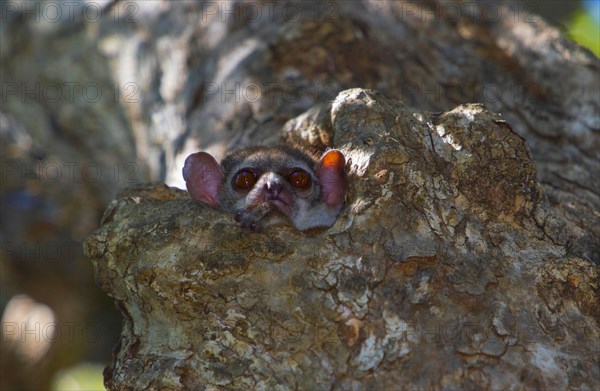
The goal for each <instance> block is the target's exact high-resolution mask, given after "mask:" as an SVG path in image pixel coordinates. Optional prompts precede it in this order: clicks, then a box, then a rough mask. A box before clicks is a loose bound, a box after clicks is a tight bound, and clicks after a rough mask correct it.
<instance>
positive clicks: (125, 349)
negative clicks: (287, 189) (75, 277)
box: [86, 89, 600, 390]
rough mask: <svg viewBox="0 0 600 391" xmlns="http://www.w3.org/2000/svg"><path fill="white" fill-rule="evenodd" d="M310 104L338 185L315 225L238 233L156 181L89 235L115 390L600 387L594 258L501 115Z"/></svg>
mask: <svg viewBox="0 0 600 391" xmlns="http://www.w3.org/2000/svg"><path fill="white" fill-rule="evenodd" d="M321 109H322V110H323V113H325V114H322V115H319V116H317V117H320V118H321V119H322V120H323V122H322V123H321V126H317V127H318V128H330V129H331V132H330V134H329V137H330V138H331V139H333V140H335V141H334V143H333V146H335V147H336V148H341V150H342V151H344V152H345V154H346V156H347V157H348V159H349V163H348V173H349V183H350V190H349V194H348V205H347V208H346V209H345V210H344V212H343V213H342V215H341V216H340V218H339V219H338V221H337V223H336V224H335V225H334V226H333V227H332V228H331V229H329V230H327V231H326V232H322V233H315V234H313V235H306V234H303V233H299V232H296V231H294V230H293V229H290V228H273V229H269V230H267V231H266V232H265V233H262V234H255V233H249V232H248V231H244V230H242V229H241V228H240V227H238V225H237V223H235V222H234V221H233V219H232V218H231V216H228V215H224V214H222V213H220V212H218V211H214V210H211V209H209V208H207V207H204V206H202V205H200V204H198V203H196V202H194V201H192V200H189V199H188V197H187V195H186V194H185V192H183V191H180V190H175V189H170V188H167V187H165V186H164V185H157V186H154V187H140V188H136V189H132V190H129V191H128V192H124V193H122V194H121V195H120V197H119V198H118V199H117V200H115V201H113V203H112V204H111V205H110V207H109V208H108V210H107V212H106V214H105V219H104V225H103V227H102V228H101V229H100V230H98V231H96V233H95V234H94V235H92V236H91V237H90V238H89V239H88V240H87V242H86V253H87V254H88V256H89V257H90V258H91V259H92V261H93V262H94V266H95V268H96V270H97V278H98V281H99V283H100V284H101V286H102V287H103V288H104V289H105V290H106V291H107V292H109V293H110V294H111V295H112V296H113V297H114V298H115V299H116V300H117V302H118V303H119V307H120V308H121V311H122V313H123V314H124V316H125V318H126V327H125V328H124V330H123V335H122V339H121V345H120V346H119V348H118V349H117V351H116V355H115V360H114V362H113V364H112V365H111V367H110V368H109V369H108V371H107V372H106V379H107V384H108V386H109V387H110V388H111V389H122V388H127V387H133V388H135V389H163V388H166V389H169V388H171V389H178V388H194V387H197V386H226V387H230V388H233V389H256V388H258V389H276V388H280V389H297V388H300V389H307V390H312V389H330V388H333V389H356V388H358V389H392V388H397V387H398V386H401V387H402V388H407V389H415V388H450V389H452V388H461V389H463V388H471V387H475V388H481V387H484V388H490V389H508V388H512V387H516V388H522V387H526V388H545V389H547V388H552V389H564V388H568V387H574V388H582V389H586V388H590V389H593V388H596V387H598V386H600V383H599V382H598V376H599V375H600V373H599V372H598V366H597V361H596V360H597V355H598V353H599V352H600V351H599V350H598V347H597V344H596V343H595V342H594V341H597V340H598V339H599V338H600V328H599V326H600V325H599V324H598V320H599V319H600V318H599V316H600V307H599V305H598V299H599V296H598V275H597V270H596V268H595V266H594V265H593V264H592V263H590V262H588V261H586V260H584V259H581V258H579V257H577V256H576V255H573V254H572V253H570V252H569V250H568V248H567V247H566V246H563V245H560V244H557V243H556V240H553V239H552V237H553V236H555V234H556V233H555V230H556V226H555V225H554V224H553V221H554V220H553V217H552V216H553V215H552V213H553V212H552V211H551V210H550V209H549V208H548V205H547V202H546V200H545V196H544V194H543V190H542V188H541V186H539V184H538V182H537V176H536V168H535V164H534V163H533V161H532V160H531V157H530V154H529V151H528V149H527V146H526V143H525V141H524V139H523V138H521V137H520V136H518V135H517V134H516V133H515V132H514V131H513V130H512V129H511V127H510V126H509V125H508V124H507V123H506V121H504V120H503V119H502V118H501V117H500V116H499V115H498V114H495V113H492V112H489V111H487V110H485V109H484V108H483V107H482V106H480V105H473V104H472V105H463V106H459V107H457V108H455V109H454V110H452V111H450V112H446V113H443V114H441V115H439V116H429V115H427V114H426V113H422V112H419V111H416V110H413V109H409V108H407V107H406V106H404V104H402V103H401V102H399V101H394V100H392V99H389V98H386V97H384V96H382V95H380V94H378V93H376V92H373V91H369V90H362V89H353V90H347V91H344V92H342V93H341V94H340V95H338V97H337V98H336V99H335V101H334V102H333V103H332V104H331V105H330V106H329V107H324V108H321ZM303 118H311V116H303ZM313 118H314V117H313ZM302 124H306V125H307V126H306V127H307V128H313V127H314V125H315V123H314V122H312V121H306V122H302V121H301V120H298V121H296V122H295V125H296V126H295V128H296V129H302V128H303V126H302ZM300 133H302V132H300Z"/></svg>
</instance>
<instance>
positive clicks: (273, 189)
mask: <svg viewBox="0 0 600 391" xmlns="http://www.w3.org/2000/svg"><path fill="white" fill-rule="evenodd" d="M281 189H282V186H281V183H279V182H277V181H268V182H267V183H265V190H267V191H268V192H269V193H272V194H274V195H278V194H279V193H281Z"/></svg>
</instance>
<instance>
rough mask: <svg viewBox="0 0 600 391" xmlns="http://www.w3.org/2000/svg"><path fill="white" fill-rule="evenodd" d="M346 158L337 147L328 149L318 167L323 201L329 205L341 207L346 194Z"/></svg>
mask: <svg viewBox="0 0 600 391" xmlns="http://www.w3.org/2000/svg"><path fill="white" fill-rule="evenodd" d="M345 165H346V159H345V158H344V155H343V154H342V153H341V152H340V151H338V150H337V149H332V150H330V151H327V152H326V153H325V154H324V155H323V157H321V161H320V162H319V166H318V167H317V176H318V177H319V184H320V185H321V193H322V195H321V196H322V198H323V201H324V202H325V203H326V204H327V206H329V207H339V206H341V205H342V204H343V203H344V198H345V196H346V174H345V168H344V166H345Z"/></svg>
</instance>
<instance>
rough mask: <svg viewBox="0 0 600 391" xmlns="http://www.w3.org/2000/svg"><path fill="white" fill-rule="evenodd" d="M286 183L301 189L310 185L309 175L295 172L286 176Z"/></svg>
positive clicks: (299, 171) (298, 171) (303, 172)
mask: <svg viewBox="0 0 600 391" xmlns="http://www.w3.org/2000/svg"><path fill="white" fill-rule="evenodd" d="M288 181H289V182H290V183H291V184H292V186H294V187H299V188H301V189H303V188H306V187H308V186H309V185H310V175H308V174H307V173H306V172H305V171H302V170H297V171H294V172H292V173H291V174H290V175H288Z"/></svg>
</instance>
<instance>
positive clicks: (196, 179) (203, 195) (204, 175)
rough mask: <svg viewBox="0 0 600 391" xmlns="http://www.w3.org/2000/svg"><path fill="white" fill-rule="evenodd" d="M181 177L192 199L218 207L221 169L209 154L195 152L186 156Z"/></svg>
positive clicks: (221, 176) (221, 177)
mask: <svg viewBox="0 0 600 391" xmlns="http://www.w3.org/2000/svg"><path fill="white" fill-rule="evenodd" d="M183 179H185V185H186V187H187V189H188V192H189V193H190V196H191V197H192V198H193V199H195V200H198V201H200V202H203V203H205V204H208V205H210V206H213V207H217V208H218V207H219V189H220V188H221V184H222V183H223V171H222V170H221V166H219V163H217V161H216V160H215V158H213V157H212V156H211V155H210V154H208V153H206V152H197V153H194V154H191V155H190V156H188V157H187V158H186V159H185V164H184V166H183Z"/></svg>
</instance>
